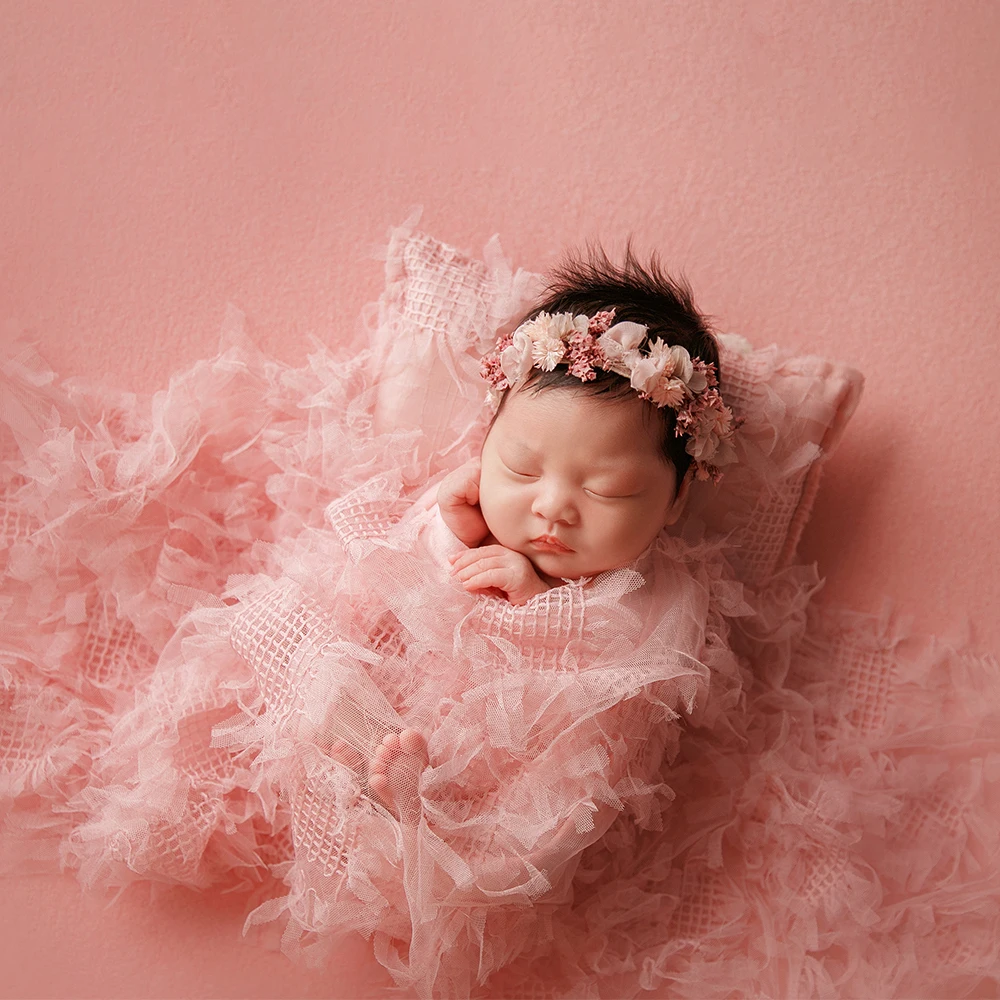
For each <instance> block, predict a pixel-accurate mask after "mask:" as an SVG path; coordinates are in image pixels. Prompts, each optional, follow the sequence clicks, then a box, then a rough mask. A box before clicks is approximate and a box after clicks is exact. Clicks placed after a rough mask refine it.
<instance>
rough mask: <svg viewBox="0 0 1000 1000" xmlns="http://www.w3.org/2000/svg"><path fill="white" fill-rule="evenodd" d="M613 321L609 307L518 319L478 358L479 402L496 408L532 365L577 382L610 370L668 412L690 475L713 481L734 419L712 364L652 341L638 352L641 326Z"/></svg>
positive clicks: (729, 448)
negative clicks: (562, 369)
mask: <svg viewBox="0 0 1000 1000" xmlns="http://www.w3.org/2000/svg"><path fill="white" fill-rule="evenodd" d="M613 319H614V310H608V311H605V312H599V313H597V314H596V315H594V316H593V317H589V316H584V315H573V313H568V312H565V313H555V314H550V313H545V312H542V313H539V314H538V315H537V316H536V317H535V318H534V319H530V320H528V321H527V322H525V323H522V324H521V325H520V326H519V327H518V328H517V329H516V330H515V331H514V333H513V334H508V335H507V336H504V337H501V338H500V340H499V341H498V342H497V344H496V347H495V348H494V349H493V351H491V352H490V353H489V354H488V355H486V357H485V358H483V378H485V379H486V381H487V382H489V384H490V389H489V393H488V395H487V400H488V401H489V402H490V404H491V405H492V406H496V405H498V404H499V401H500V398H501V394H502V393H503V392H504V391H505V390H507V389H509V388H511V387H516V386H518V385H520V384H521V383H522V382H523V381H524V380H525V379H526V378H527V377H528V374H529V373H530V371H531V369H532V368H538V369H540V370H541V371H546V372H550V371H553V370H554V369H555V368H556V367H557V366H558V365H561V364H565V365H566V366H567V368H568V371H569V374H570V375H572V376H574V377H575V378H578V379H580V381H582V382H589V381H591V380H592V379H594V378H596V377H597V373H596V370H595V369H597V368H601V369H603V370H605V371H610V372H614V373H615V374H617V375H621V376H622V377H624V378H627V379H628V380H629V383H630V385H631V386H632V388H633V389H635V390H636V392H638V393H639V395H640V396H641V397H642V398H643V399H648V400H649V401H650V402H651V403H653V404H654V405H655V406H657V407H663V406H669V407H670V409H672V410H673V411H674V412H675V413H676V425H675V429H676V433H677V434H678V436H685V437H687V439H688V440H687V444H686V445H685V450H686V451H687V453H688V454H689V455H690V456H691V458H692V459H693V461H694V465H695V472H696V474H697V477H698V478H699V479H714V480H715V481H716V482H718V481H719V479H721V478H722V473H721V471H720V466H723V465H729V464H730V463H732V462H734V461H735V460H736V451H735V449H734V447H733V443H732V438H733V433H734V431H735V430H736V427H737V421H735V420H734V419H733V411H732V410H731V409H730V408H729V407H728V406H726V405H725V403H724V402H723V401H722V396H721V395H720V394H719V390H718V389H717V388H716V386H717V385H718V377H717V373H716V368H715V365H714V364H712V363H711V362H707V361H702V360H701V358H692V357H691V355H690V354H689V353H688V351H687V349H686V348H684V347H681V346H680V345H679V344H674V345H669V344H667V343H666V342H665V341H663V340H661V339H660V338H657V339H656V340H653V341H651V342H650V343H648V344H647V346H646V353H645V354H643V353H642V351H641V347H642V344H643V342H644V341H645V340H646V334H647V332H648V329H647V327H645V326H643V325H642V324H641V323H631V322H621V323H615V324H614V325H612V320H613Z"/></svg>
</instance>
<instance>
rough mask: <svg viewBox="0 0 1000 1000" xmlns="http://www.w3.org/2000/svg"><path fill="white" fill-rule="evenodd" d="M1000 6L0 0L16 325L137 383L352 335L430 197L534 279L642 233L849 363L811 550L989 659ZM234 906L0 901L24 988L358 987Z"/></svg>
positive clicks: (790, 333)
mask: <svg viewBox="0 0 1000 1000" xmlns="http://www.w3.org/2000/svg"><path fill="white" fill-rule="evenodd" d="M998 43H1000V4H997V3H995V2H989V0H983V2H976V0H962V2H961V3H953V2H951V0H938V2H931V0H882V2H877V3H870V4H868V3H864V4H862V3H849V2H840V0H836V2H834V0H814V2H811V3H808V4H804V3H799V2H796V0H754V2H745V3H739V2H736V0H688V2H686V3H684V4H678V5H674V4H666V3H663V2H662V0H653V2H640V0H632V2H629V3H616V2H610V0H592V2H587V3H584V2H582V0H580V2H576V0H573V2H555V0H552V2H535V0H521V2H516V3H511V2H509V0H492V2H488V0H487V2H477V3H468V2H467V0H419V2H418V0H409V2H406V0H400V2H395V3H390V2H381V0H369V2H353V3H352V2H347V0H344V2H337V3H332V2H329V3H312V2H298V3H296V4H283V3H277V2H260V0H239V2H231V3H222V2H208V3H206V2H203V0H184V2H181V0H173V2H170V3H165V2H164V3H160V2H153V0H150V2H144V3H132V2H111V0H89V2H87V3H76V2H72V0H66V2H32V3H28V2H24V0H20V2H19V0H4V2H2V3H0V135H2V137H3V139H2V142H0V182H2V190H3V198H2V199H0V234H2V235H0V255H2V269H0V329H2V330H4V331H6V332H7V333H9V332H20V331H23V330H27V331H30V332H31V333H32V334H33V336H34V337H35V339H36V340H37V341H38V342H39V343H40V344H41V346H42V350H43V353H44V354H45V355H46V357H47V358H48V359H49V360H50V362H51V363H52V364H53V365H54V366H55V367H56V368H57V369H58V370H59V371H61V372H64V373H68V374H83V375H89V376H101V375H105V374H107V376H108V377H109V378H110V379H111V380H112V381H114V382H116V383H119V384H122V385H124V386H127V387H131V388H134V389H137V390H150V389H154V388H156V387H158V386H160V385H162V384H163V383H164V382H165V380H166V378H167V377H168V375H169V373H170V371H171V370H173V369H174V368H175V367H177V366H179V365H183V364H186V363H188V362H191V361H193V360H195V359H197V358H199V357H202V356H205V355H207V354H210V353H212V352H213V351H214V349H215V345H216V340H217V336H218V330H219V325H220V322H221V318H222V314H223V309H224V306H225V304H226V302H233V303H235V304H236V305H238V306H239V307H240V308H241V309H243V310H244V311H245V312H246V313H247V315H248V318H249V321H250V325H251V330H252V332H253V334H254V336H255V338H256V339H257V340H258V342H259V343H260V344H261V345H262V346H264V347H265V348H267V349H269V350H271V351H273V352H274V353H276V354H277V355H278V356H279V357H283V358H286V359H289V360H296V359H301V358H302V357H303V356H304V353H305V342H304V339H305V336H306V335H307V334H310V333H312V334H315V335H317V336H319V337H321V338H323V339H325V340H335V339H336V338H337V337H338V336H341V335H342V331H344V330H348V329H353V328H354V324H355V322H356V316H357V314H358V312H359V310H360V308H361V306H362V305H363V304H364V303H365V302H366V301H368V300H370V299H372V298H374V297H375V296H376V295H377V294H378V292H379V290H380V287H381V281H382V276H381V273H380V270H379V265H378V264H377V263H376V262H374V261H373V260H371V259H370V257H369V256H368V255H369V253H370V250H371V249H372V248H373V247H374V246H376V245H377V244H379V243H380V242H382V241H383V239H384V236H385V232H386V229H387V227H388V226H389V225H390V224H394V223H398V222H400V221H402V220H403V218H404V217H405V216H406V215H407V213H408V210H409V208H410V207H411V206H412V205H413V204H415V203H420V204H423V206H424V209H425V211H424V217H423V225H424V227H425V228H427V229H428V230H429V231H430V232H432V233H434V234H435V235H436V236H438V237H440V238H442V239H445V240H447V241H449V242H452V243H455V244H457V245H459V246H463V247H465V248H467V249H472V250H477V251H478V250H479V249H481V248H482V245H483V244H484V243H485V241H486V239H487V238H488V237H489V236H490V235H491V234H492V233H494V232H499V233H500V234H501V237H502V238H503V241H504V246H505V249H506V250H507V252H508V254H509V255H510V256H512V257H513V259H514V261H515V263H517V264H520V265H523V266H526V267H530V268H533V269H541V268H543V267H544V266H545V265H546V264H547V263H549V262H551V260H552V259H553V258H554V256H555V254H556V252H557V251H558V249H559V248H560V247H562V246H564V245H567V244H577V243H580V242H582V241H583V240H584V239H586V238H590V237H597V238H600V239H602V240H604V241H605V242H606V243H608V244H609V245H612V246H614V245H616V244H619V245H620V242H621V240H622V239H623V237H624V236H625V235H626V234H628V233H633V234H634V235H635V236H636V239H637V242H638V244H639V246H640V247H642V248H649V247H654V246H655V247H658V248H660V249H661V250H662V252H663V254H664V256H665V258H666V260H667V261H668V262H669V263H670V264H671V265H672V266H674V267H676V268H678V269H682V270H683V271H684V272H685V273H686V274H687V276H688V277H689V279H690V280H691V282H692V284H693V285H694V288H695V290H696V292H697V295H698V299H699V302H700V304H701V305H702V308H704V309H705V310H707V311H708V312H710V313H711V314H712V315H713V316H715V317H716V319H717V322H718V325H719V326H720V327H721V328H723V329H728V330H734V331H737V332H741V333H743V334H745V335H746V336H748V337H749V338H750V339H751V340H753V341H754V342H755V343H758V344H763V343H767V342H771V341H777V342H779V343H782V344H785V345H789V346H792V347H795V348H797V349H801V350H802V351H803V352H814V353H822V354H826V355H828V356H831V357H834V358H838V359H840V360H844V361H847V362H849V363H851V364H854V365H856V366H857V367H859V368H861V369H862V370H863V371H864V372H865V373H866V374H867V376H868V388H867V392H866V396H865V399H864V401H863V403H862V406H861V407H860V409H859V411H858V413H857V415H856V417H855V421H854V424H853V425H852V426H851V428H850V429H849V431H848V434H847V438H846V440H845V443H844V444H843V446H842V448H841V450H840V452H839V453H838V454H837V455H836V457H835V458H834V459H833V460H832V461H831V462H830V464H829V466H828V471H827V476H826V479H825V482H824V485H823V488H822V490H821V493H820V497H819V500H818V503H817V508H816V513H815V516H814V518H813V522H812V524H811V525H810V527H809V528H808V530H807V534H806V536H805V538H804V541H803V546H802V551H803V554H804V555H805V556H806V557H807V558H809V559H816V560H818V561H819V563H820V567H821V569H822V571H823V572H824V573H825V574H826V575H827V576H828V593H829V594H830V596H831V597H832V598H834V599H836V600H838V601H841V602H846V603H849V604H851V605H853V606H855V607H858V608H860V609H862V610H878V608H879V607H880V605H881V601H882V598H883V596H885V595H891V596H892V597H893V598H894V600H895V604H896V606H897V607H898V608H899V609H900V610H901V611H903V612H906V613H910V614H913V615H915V616H916V617H917V619H918V621H919V622H920V623H921V624H922V625H924V626H925V627H926V628H927V629H928V630H932V631H939V632H951V631H953V630H955V629H956V628H958V627H960V626H961V624H962V623H963V621H965V620H966V618H968V619H970V620H971V621H972V622H974V623H975V624H976V626H977V629H978V639H979V642H980V644H981V645H983V646H986V647H991V648H993V649H1000V622H998V621H997V620H996V619H995V617H994V616H993V615H992V614H991V612H994V611H995V609H996V607H997V606H998V603H1000V601H998V598H1000V574H998V573H997V565H998V557H1000V543H998V541H997V535H998V531H997V529H998V521H1000V518H998V514H997V502H996V499H995V498H996V497H997V495H998V493H1000V489H998V487H1000V444H998V439H1000V407H998V406H997V404H996V401H995V399H996V380H997V376H998V375H1000V338H998V333H1000V330H998V321H997V311H998V305H1000V302H998V298H1000V295H998V288H1000V281H998V278H1000V274H998V271H1000V268H998V263H997V262H998V261H1000V199H998V198H997V194H996V192H997V188H998V182H1000V176H998V173H1000V124H998V123H1000V96H998V95H1000V63H998V61H997V59H996V53H997V51H998ZM240 914H241V909H240V903H239V901H236V900H233V901H230V902H225V901H219V900H211V901H208V902H206V901H201V900H198V899H197V898H196V897H194V896H190V895H187V894H176V895H173V896H170V897H168V898H167V899H166V900H164V901H162V902H160V903H158V904H157V905H156V906H155V907H153V908H150V907H149V906H147V905H143V904H142V902H141V900H140V899H139V898H138V897H136V898H135V899H132V900H126V901H125V902H124V904H123V905H120V906H119V907H118V908H115V909H111V910H105V909H104V908H103V903H102V902H100V901H98V900H95V899H84V898H82V897H80V895H79V893H78V891H77V890H76V888H75V886H74V884H73V883H71V882H69V880H68V879H67V880H63V879H58V878H52V879H39V880H18V881H15V882H6V883H0V942H2V946H0V947H2V949H3V954H2V956H0V969H2V970H3V971H2V973H0V996H2V997H5V998H10V997H98V996H100V997H154V996H157V997H198V996H218V997H222V996H232V997H241V996H244V997H251V996H253V997H257V996H271V997H296V996H301V997H305V996H310V997H312V996H316V997H320V996H328V997H354V996H362V995H367V994H368V993H369V992H370V991H372V990H374V989H375V988H376V987H377V985H379V984H382V983H385V982H386V981H387V980H386V978H385V976H384V975H383V974H382V973H380V971H379V970H378V968H377V966H374V963H373V962H372V961H371V960H369V959H367V958H366V957H365V954H364V949H363V947H362V946H360V945H359V946H358V947H356V948H345V951H344V964H343V966H342V967H341V970H340V971H339V972H338V973H337V975H336V976H333V977H330V976H327V977H322V976H317V975H315V974H310V973H306V972H302V971H300V970H296V969H294V968H292V967H291V966H290V965H289V964H288V963H287V962H285V960H284V959H283V958H281V957H280V956H277V955H273V954H267V953H262V952H259V951H257V950H254V949H252V948H251V947H249V946H247V945H244V944H242V943H241V942H240V941H239V939H238V935H239V927H240Z"/></svg>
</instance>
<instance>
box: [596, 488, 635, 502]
mask: <svg viewBox="0 0 1000 1000" xmlns="http://www.w3.org/2000/svg"><path fill="white" fill-rule="evenodd" d="M583 492H584V493H586V494H588V495H589V496H592V497H596V498H597V499H598V500H628V499H630V498H631V497H635V496H638V495H639V494H638V493H595V492H594V490H588V489H584V491H583Z"/></svg>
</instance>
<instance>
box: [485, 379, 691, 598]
mask: <svg viewBox="0 0 1000 1000" xmlns="http://www.w3.org/2000/svg"><path fill="white" fill-rule="evenodd" d="M648 405H649V404H648V403H645V402H643V401H642V400H641V399H639V397H638V396H635V397H630V398H628V399H621V400H608V399H606V398H595V397H593V396H586V395H583V394H582V393H580V392H577V391H575V390H573V389H564V388H555V389H548V390H545V391H543V392H540V393H537V394H532V393H531V392H524V391H521V392H516V391H515V392H511V393H509V394H508V397H507V399H506V400H505V402H504V405H503V408H502V409H501V411H500V413H499V415H498V416H497V419H496V421H495V422H494V424H493V427H492V428H491V429H490V433H489V435H488V436H487V438H486V442H485V444H484V445H483V455H482V463H483V466H482V476H481V479H480V484H479V505H480V507H481V509H482V512H483V517H484V518H485V519H486V523H487V525H488V526H489V529H490V531H491V532H492V533H493V536H494V537H495V538H496V540H497V541H498V542H499V543H500V544H501V545H504V546H506V547H507V548H509V549H514V550H515V551H517V552H520V553H522V554H524V555H526V556H527V557H528V558H529V559H530V560H531V561H532V563H534V565H535V566H536V568H537V569H539V570H540V571H541V572H542V573H544V574H546V575H547V576H550V577H555V578H565V579H575V578H577V577H581V576H593V575H594V574H595V573H600V572H603V571H604V570H608V569H615V568H616V567H619V566H624V565H626V564H627V563H629V562H631V561H632V560H633V559H635V558H637V557H638V556H639V555H641V554H642V552H643V551H644V550H645V549H646V548H647V547H648V546H649V545H650V543H651V542H652V541H653V539H654V538H655V537H656V536H657V534H658V533H659V532H660V529H661V528H662V527H663V526H664V525H665V524H669V523H671V522H672V521H674V520H676V518H677V516H678V515H679V513H680V508H681V506H682V505H683V497H682V498H681V499H679V500H678V499H675V494H676V493H677V481H676V480H677V477H676V474H675V472H674V469H673V466H672V465H670V464H669V463H668V462H667V461H666V459H665V458H664V457H663V454H662V452H661V451H660V447H659V444H658V442H657V438H656V432H657V429H658V428H657V427H656V426H655V421H652V420H648V419H647V420H644V419H643V408H644V407H646V406H648ZM683 492H684V491H682V494H683Z"/></svg>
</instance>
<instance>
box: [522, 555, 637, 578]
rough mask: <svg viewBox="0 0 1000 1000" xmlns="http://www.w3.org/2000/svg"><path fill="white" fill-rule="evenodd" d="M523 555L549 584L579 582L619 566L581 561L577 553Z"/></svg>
mask: <svg viewBox="0 0 1000 1000" xmlns="http://www.w3.org/2000/svg"><path fill="white" fill-rule="evenodd" d="M521 554H522V555H525V556H527V557H528V559H529V560H530V561H531V564H532V566H534V567H535V569H536V570H537V572H538V573H539V574H540V575H541V576H543V577H545V578H547V579H548V582H550V583H552V582H556V581H559V580H578V579H580V578H581V577H589V576H597V574H598V573H603V572H604V571H605V570H608V569H617V568H618V566H617V565H615V566H605V565H603V564H600V563H595V562H594V561H593V560H587V559H581V558H580V556H579V553H576V552H566V553H559V552H537V551H534V550H531V551H527V552H525V551H522V552H521Z"/></svg>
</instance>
